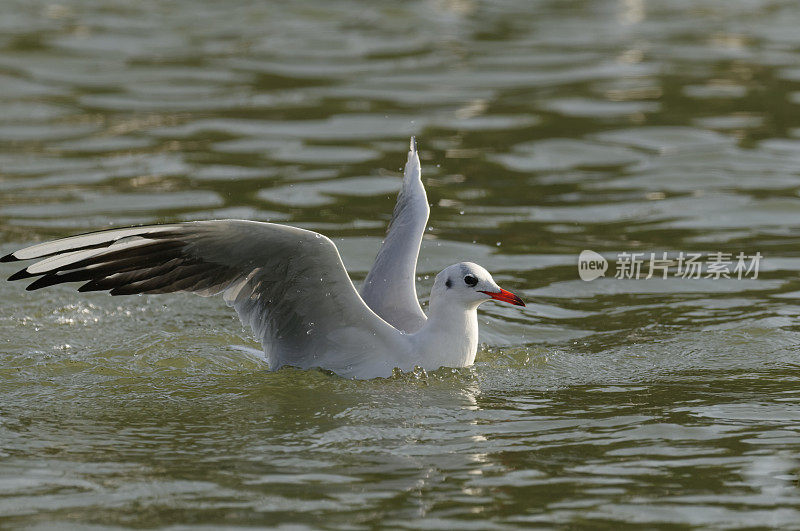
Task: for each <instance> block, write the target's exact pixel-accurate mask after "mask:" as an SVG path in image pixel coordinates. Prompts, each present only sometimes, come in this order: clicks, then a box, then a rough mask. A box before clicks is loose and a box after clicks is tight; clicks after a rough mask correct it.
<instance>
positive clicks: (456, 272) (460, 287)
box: [431, 262, 525, 308]
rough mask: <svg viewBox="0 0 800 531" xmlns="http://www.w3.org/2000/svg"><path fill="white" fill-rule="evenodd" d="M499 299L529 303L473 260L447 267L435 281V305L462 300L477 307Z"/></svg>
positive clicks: (463, 305) (449, 303)
mask: <svg viewBox="0 0 800 531" xmlns="http://www.w3.org/2000/svg"><path fill="white" fill-rule="evenodd" d="M491 299H496V300H499V301H503V302H509V303H511V304H516V305H517V306H525V303H524V302H522V299H520V298H519V297H517V296H516V295H514V294H513V293H511V292H510V291H506V290H504V289H502V288H500V286H498V285H497V284H496V283H495V281H494V279H493V278H492V275H490V274H489V272H488V271H486V270H485V269H484V268H482V267H481V266H479V265H478V264H473V263H472V262H460V263H458V264H453V265H451V266H448V267H446V268H445V269H443V270H442V271H441V272H440V273H439V274H438V275H436V280H435V281H434V282H433V289H432V290H431V306H432V307H433V306H435V305H439V304H445V305H448V306H450V305H454V304H460V306H462V307H466V308H477V307H478V305H480V304H481V303H483V302H486V301H488V300H491Z"/></svg>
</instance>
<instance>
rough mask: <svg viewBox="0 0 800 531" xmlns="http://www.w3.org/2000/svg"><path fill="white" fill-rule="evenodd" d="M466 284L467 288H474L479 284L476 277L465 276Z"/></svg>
mask: <svg viewBox="0 0 800 531" xmlns="http://www.w3.org/2000/svg"><path fill="white" fill-rule="evenodd" d="M464 283H465V284H466V285H467V286H474V285H475V284H477V283H478V279H477V278H475V277H474V276H472V275H467V276H465V277H464Z"/></svg>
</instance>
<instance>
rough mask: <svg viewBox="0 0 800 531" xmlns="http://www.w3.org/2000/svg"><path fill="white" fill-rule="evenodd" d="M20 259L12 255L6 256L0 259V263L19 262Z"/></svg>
mask: <svg viewBox="0 0 800 531" xmlns="http://www.w3.org/2000/svg"><path fill="white" fill-rule="evenodd" d="M19 261H20V258H17V257H16V256H14V253H10V254H7V255H5V256H3V257H0V262H19Z"/></svg>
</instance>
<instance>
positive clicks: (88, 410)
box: [0, 0, 800, 529]
mask: <svg viewBox="0 0 800 531" xmlns="http://www.w3.org/2000/svg"><path fill="white" fill-rule="evenodd" d="M798 24H800V15H798V12H797V10H796V6H795V5H794V3H792V2H788V1H785V0H774V1H773V0H755V1H752V2H740V3H730V2H728V3H724V4H720V3H718V2H713V1H705V0H703V1H699V2H690V3H681V2H669V3H654V2H642V1H640V0H620V1H602V2H578V3H577V4H576V3H574V2H573V3H563V2H551V1H537V2H522V1H520V2H503V3H500V4H491V3H488V2H478V1H471V0H450V1H444V0H443V1H438V0H430V1H421V2H414V3H410V4H402V5H397V4H396V3H387V2H370V3H364V2H354V1H353V2H337V3H336V4H335V5H334V4H332V3H329V2H328V3H325V2H319V3H311V4H308V3H306V4H303V6H299V5H298V6H295V5H289V4H281V3H271V2H270V3H265V2H254V1H245V0H241V1H239V0H237V1H235V2H226V3H224V4H222V3H218V2H207V1H201V2H188V1H183V0H181V1H178V2H169V3H163V2H162V3H158V2H149V1H147V2H139V3H133V4H132V3H130V2H128V3H125V2H119V1H116V0H114V1H104V2H99V1H88V2H84V1H80V2H79V1H75V0H66V1H61V2H58V3H49V2H44V1H33V2H31V1H28V2H22V1H19V0H11V1H7V2H3V3H2V4H0V28H2V31H0V51H2V53H0V109H2V112H0V227H2V229H3V230H2V232H1V233H0V247H2V249H0V251H2V254H4V253H5V252H9V251H11V250H12V249H14V248H16V247H18V246H20V245H23V244H26V243H30V242H33V241H37V240H42V239H45V238H51V237H57V236H63V235H66V234H68V233H73V232H78V231H83V230H91V229H96V228H100V227H105V226H110V225H125V224H135V223H148V222H158V221H174V220H185V219H206V218H219V217H246V218H250V219H259V220H273V221H283V222H287V223H291V224H295V225H298V226H302V227H307V228H312V229H316V230H320V231H323V232H325V233H326V234H329V235H331V236H332V237H334V238H335V239H336V241H337V244H338V245H339V246H340V249H341V250H342V254H343V257H344V260H345V262H346V263H347V265H348V267H349V269H350V271H351V272H352V273H353V276H354V278H355V279H356V280H360V279H363V277H364V275H365V274H366V271H367V270H368V268H369V265H370V263H371V260H372V258H373V257H374V254H375V252H376V250H377V246H378V244H379V242H380V237H381V235H382V233H383V231H384V227H385V224H386V221H387V220H388V217H389V215H390V213H391V209H392V206H393V203H394V195H395V193H396V190H397V189H398V186H399V179H398V177H399V175H400V171H401V166H402V163H403V162H404V160H405V149H406V148H407V143H408V136H409V135H412V134H414V135H418V137H419V140H420V148H421V155H422V159H423V165H424V175H425V180H426V185H427V187H428V194H429V198H430V200H431V202H432V204H433V209H432V217H431V227H430V230H429V233H428V235H427V237H426V240H425V242H424V245H423V252H422V255H421V263H420V268H419V274H420V283H419V284H420V286H419V292H420V296H421V297H422V298H423V300H425V299H426V298H427V292H428V290H429V289H430V285H431V283H432V276H431V275H433V274H434V273H436V272H437V271H438V270H439V269H441V268H442V267H444V266H446V265H448V264H450V263H453V262H456V261H459V260H464V259H469V260H473V261H476V262H478V263H480V264H482V265H483V266H485V267H486V268H487V269H489V270H490V271H492V272H493V274H494V275H495V278H497V279H498V281H499V282H501V284H502V285H507V286H508V287H509V289H512V290H513V291H515V292H521V295H523V297H524V298H526V300H529V301H531V304H529V306H528V307H527V308H526V309H524V310H522V311H520V310H519V309H518V308H506V307H502V306H500V305H494V306H490V305H485V307H484V309H483V311H482V313H481V327H482V330H481V333H482V339H483V340H484V341H485V342H486V346H485V348H484V349H483V350H482V351H481V352H480V353H479V355H478V363H477V364H476V366H475V367H473V368H470V369H461V370H449V369H443V370H440V371H437V372H435V373H432V374H408V375H401V376H398V377H396V378H393V379H389V380H376V381H370V382H354V381H347V380H342V379H339V378H336V377H334V376H331V375H328V374H325V373H322V372H316V371H310V372H300V371H293V370H285V371H280V372H278V373H270V372H268V370H267V369H268V368H267V367H266V366H265V364H264V362H263V361H262V360H261V359H260V358H259V357H257V356H255V355H253V354H251V353H250V352H249V351H248V350H247V348H244V349H243V348H242V347H243V346H244V347H252V346H254V345H255V344H254V342H253V340H252V339H251V338H250V336H249V334H248V333H247V332H246V331H243V330H242V328H241V326H240V325H239V323H238V321H237V320H236V318H235V316H234V315H233V314H232V313H231V312H230V310H229V309H228V308H226V307H225V306H224V303H222V302H221V301H218V300H206V299H201V298H198V297H191V296H182V295H174V296H164V297H132V298H113V299H112V298H109V297H107V296H104V295H99V294H94V295H80V296H79V295H77V294H75V293H74V292H73V291H72V290H70V289H67V288H63V289H50V290H45V291H43V292H39V293H36V294H29V293H25V292H24V290H22V289H21V286H19V285H15V284H7V283H2V284H0V294H2V298H3V300H4V301H5V305H4V308H5V309H4V311H3V312H0V330H1V331H0V338H2V343H1V344H2V345H3V346H2V348H1V349H0V381H2V385H0V517H2V520H3V522H8V523H9V525H12V526H15V527H29V528H34V529H37V528H41V529H46V528H49V527H51V526H52V525H53V524H54V523H59V524H61V525H68V524H74V525H92V524H97V525H101V526H122V527H125V526H132V527H145V526H146V527H153V526H168V525H189V526H191V525H199V524H206V525H212V526H215V527H216V526H220V525H228V526H242V525H260V526H277V525H281V524H300V525H307V526H312V527H331V528H339V527H350V528H352V527H358V528H367V527H371V526H374V525H377V524H379V523H383V524H385V525H387V526H389V527H409V528H419V527H429V528H431V527H438V528H453V527H467V526H475V527H476V528H481V529H486V528H491V527H497V528H511V527H530V526H533V525H543V526H552V525H554V524H567V525H570V524H571V525H581V524H588V523H593V524H603V523H607V524H615V523H616V524H619V523H622V522H625V523H628V522H633V523H640V524H645V525H648V526H663V525H667V524H676V525H684V526H685V525H698V526H715V527H723V526H724V527H748V526H751V527H752V526H764V525H768V526H781V527H791V526H796V522H797V521H798V520H799V519H800V514H798V510H797V507H798V505H799V503H800V493H799V491H798V477H799V476H798V475H799V474H800V453H799V452H798V447H799V446H798V443H800V431H798V427H797V426H798V421H800V409H798V405H799V404H800V391H798V390H797V387H798V379H800V373H798V370H797V369H798V357H799V356H798V355H799V354H800V352H799V351H800V349H799V348H798V346H797V345H798V344H800V336H799V335H798V333H799V332H800V329H798V327H797V325H796V323H795V321H796V315H797V314H798V313H800V305H798V304H796V303H795V300H796V298H797V295H798V293H800V284H798V282H797V279H796V277H797V272H798V270H800V260H799V259H798V251H797V236H798V234H797V230H796V229H795V227H796V226H798V225H800V217H798V212H800V208H798V207H800V200H798V197H797V196H798V182H800V170H799V169H798V168H800V107H798V104H800V69H798V67H797V65H798V59H800V55H798V49H800V33H798V31H797V27H798ZM584 249H591V250H593V251H596V252H599V253H601V254H605V255H613V254H615V253H618V252H621V251H628V252H631V251H637V252H648V253H649V252H663V251H670V252H679V251H686V252H689V251H692V252H701V253H704V254H707V253H710V252H717V251H722V252H730V253H734V254H735V253H738V252H740V251H744V252H745V253H747V254H753V253H755V252H760V253H761V254H762V255H763V256H764V257H765V259H764V261H763V263H762V272H761V274H760V275H759V278H758V280H747V281H735V280H728V281H715V280H711V279H702V280H680V279H674V278H670V279H666V280H663V279H651V280H629V281H619V280H615V279H613V278H603V279H598V280H595V281H593V282H588V283H587V282H583V281H581V280H580V279H579V278H578V275H577V271H576V267H575V263H576V260H577V255H578V253H580V252H581V251H582V250H584ZM11 272H12V269H10V268H5V269H4V270H3V272H2V273H3V274H4V275H8V274H10V273H11Z"/></svg>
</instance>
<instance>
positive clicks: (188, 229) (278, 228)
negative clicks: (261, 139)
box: [0, 220, 400, 373]
mask: <svg viewBox="0 0 800 531" xmlns="http://www.w3.org/2000/svg"><path fill="white" fill-rule="evenodd" d="M27 259H39V261H37V262H36V263H34V264H32V265H30V266H28V267H27V268H25V269H23V270H21V271H19V272H18V273H16V274H14V275H12V276H11V277H10V278H9V280H18V279H23V278H33V277H38V278H36V280H35V281H34V282H33V283H31V284H30V285H29V286H28V287H27V289H28V290H34V289H38V288H43V287H46V286H50V285H53V284H61V283H64V282H74V281H80V282H84V284H83V285H82V286H81V287H80V288H79V291H101V290H108V291H110V293H111V294H112V295H125V294H134V293H170V292H176V291H188V292H194V293H198V294H200V295H204V296H208V295H214V294H217V293H223V294H224V297H225V300H226V301H227V302H228V303H229V304H230V305H232V306H233V307H234V308H235V309H236V311H237V313H238V314H239V317H240V318H241V320H242V322H243V323H245V324H249V325H250V326H251V327H252V328H253V331H254V332H255V333H256V335H257V336H258V338H259V339H260V340H261V342H262V344H263V345H264V349H265V352H266V353H267V355H268V359H269V361H270V365H271V366H272V367H273V368H277V367H279V366H281V365H287V364H288V365H295V366H299V367H303V368H307V367H314V366H322V367H326V368H329V369H332V370H336V371H337V372H342V373H347V372H348V370H347V369H348V367H350V368H353V367H356V366H357V365H358V364H359V363H363V362H364V360H363V359H362V358H363V356H364V355H365V353H367V352H368V351H369V350H370V349H378V348H380V347H381V345H383V346H384V347H385V346H386V345H385V344H386V343H389V344H391V343H392V342H393V341H394V342H396V336H399V335H400V334H399V332H398V331H397V330H396V329H394V328H393V327H392V326H390V325H389V324H387V323H386V322H384V321H383V320H382V319H380V318H379V317H378V316H377V315H375V313H374V312H373V311H372V310H370V309H369V308H368V307H367V305H366V304H365V303H364V301H363V300H362V299H361V297H360V296H359V295H358V293H357V292H356V289H355V287H354V286H353V284H352V282H351V281H350V278H349V277H348V275H347V272H346V270H345V269H344V265H343V264H342V260H341V257H340V256H339V252H338V250H337V249H336V246H335V245H334V244H333V242H332V241H331V240H329V239H328V238H326V237H325V236H322V235H321V234H317V233H315V232H311V231H307V230H303V229H298V228H294V227H288V226H284V225H276V224H272V223H259V222H253V221H242V220H219V221H196V222H188V223H176V224H169V225H151V226H142V227H130V228H124V229H112V230H106V231H99V232H93V233H89V234H84V235H80V236H73V237H71V238H64V239H62V240H56V241H52V242H47V243H43V244H39V245H34V246H32V247H28V248H25V249H22V250H19V251H17V252H15V253H12V254H10V255H7V256H5V257H3V258H2V259H0V261H6V262H8V261H15V260H27ZM384 350H385V349H384Z"/></svg>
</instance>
